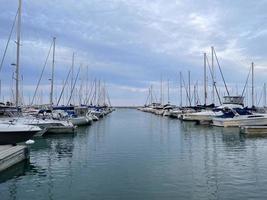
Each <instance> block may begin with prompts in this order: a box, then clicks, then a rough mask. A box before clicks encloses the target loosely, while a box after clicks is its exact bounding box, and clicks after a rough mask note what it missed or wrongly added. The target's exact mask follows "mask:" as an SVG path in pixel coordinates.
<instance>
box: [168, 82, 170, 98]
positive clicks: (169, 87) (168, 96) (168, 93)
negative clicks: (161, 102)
mask: <svg viewBox="0 0 267 200" xmlns="http://www.w3.org/2000/svg"><path fill="white" fill-rule="evenodd" d="M168 103H170V82H169V79H168Z"/></svg>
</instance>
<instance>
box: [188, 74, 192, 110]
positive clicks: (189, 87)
mask: <svg viewBox="0 0 267 200" xmlns="http://www.w3.org/2000/svg"><path fill="white" fill-rule="evenodd" d="M190 73H191V72H190V70H189V71H188V96H189V97H188V101H189V106H191V80H190V79H191V74H190Z"/></svg>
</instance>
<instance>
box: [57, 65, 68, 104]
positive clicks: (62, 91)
mask: <svg viewBox="0 0 267 200" xmlns="http://www.w3.org/2000/svg"><path fill="white" fill-rule="evenodd" d="M70 73H71V68H70V69H69V72H68V75H67V78H66V80H65V82H64V85H63V88H62V90H61V92H60V95H59V98H58V101H57V106H58V104H59V102H60V100H61V98H62V96H63V93H64V90H65V87H66V85H67V82H68V79H69V76H70Z"/></svg>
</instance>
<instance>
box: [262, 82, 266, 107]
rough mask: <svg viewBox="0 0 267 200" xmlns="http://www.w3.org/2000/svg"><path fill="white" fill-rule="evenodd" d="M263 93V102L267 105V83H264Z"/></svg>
mask: <svg viewBox="0 0 267 200" xmlns="http://www.w3.org/2000/svg"><path fill="white" fill-rule="evenodd" d="M263 95H264V102H263V104H264V105H263V107H265V106H266V83H264V85H263Z"/></svg>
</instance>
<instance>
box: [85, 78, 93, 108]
mask: <svg viewBox="0 0 267 200" xmlns="http://www.w3.org/2000/svg"><path fill="white" fill-rule="evenodd" d="M90 85H91V88H90V92H89V95H88V96H87V99H86V101H85V105H88V104H89V101H90V100H91V99H92V97H91V96H92V92H93V88H94V82H91V84H90ZM91 102H92V100H91ZM90 104H91V103H90Z"/></svg>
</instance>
